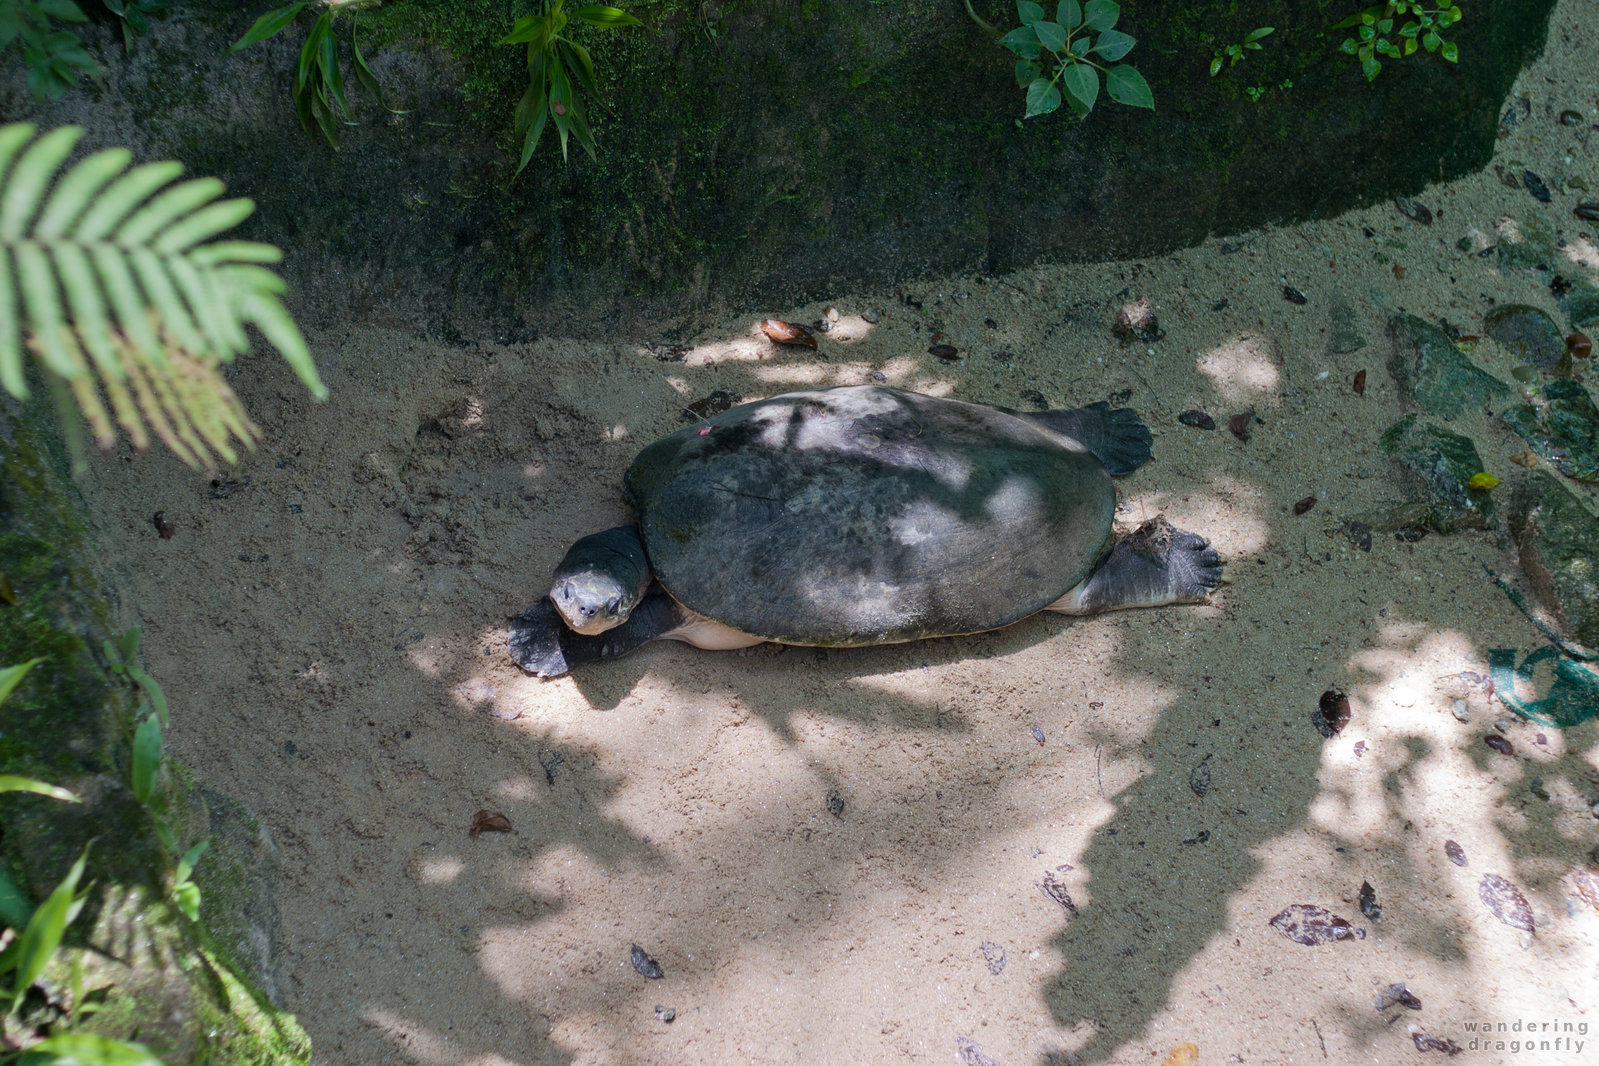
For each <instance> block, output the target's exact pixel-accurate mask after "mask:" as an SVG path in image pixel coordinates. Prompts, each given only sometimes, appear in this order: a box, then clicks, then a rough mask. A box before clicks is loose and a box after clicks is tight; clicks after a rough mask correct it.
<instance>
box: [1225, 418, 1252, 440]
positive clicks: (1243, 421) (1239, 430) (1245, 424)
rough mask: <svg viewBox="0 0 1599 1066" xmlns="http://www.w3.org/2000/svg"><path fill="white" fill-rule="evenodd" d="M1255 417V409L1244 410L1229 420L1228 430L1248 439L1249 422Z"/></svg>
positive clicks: (1234, 434)
mask: <svg viewBox="0 0 1599 1066" xmlns="http://www.w3.org/2000/svg"><path fill="white" fill-rule="evenodd" d="M1254 418H1255V412H1253V411H1243V412H1240V413H1239V414H1236V415H1233V416H1232V417H1231V418H1229V419H1228V420H1227V432H1229V433H1231V434H1232V435H1233V436H1235V437H1237V438H1238V439H1239V440H1248V439H1249V423H1250V422H1252V421H1253V420H1254Z"/></svg>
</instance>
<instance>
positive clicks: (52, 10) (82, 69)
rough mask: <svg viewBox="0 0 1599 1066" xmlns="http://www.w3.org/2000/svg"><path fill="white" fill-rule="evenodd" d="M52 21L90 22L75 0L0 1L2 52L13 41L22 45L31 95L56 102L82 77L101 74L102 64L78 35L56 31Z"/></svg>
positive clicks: (68, 31) (0, 44) (65, 31)
mask: <svg viewBox="0 0 1599 1066" xmlns="http://www.w3.org/2000/svg"><path fill="white" fill-rule="evenodd" d="M52 19H55V20H58V21H60V22H88V21H89V17H88V16H87V15H85V14H84V13H83V9H82V8H80V7H78V5H77V4H75V3H73V0H0V50H3V49H5V48H6V47H7V46H8V45H10V44H11V42H12V41H18V42H20V43H21V45H22V60H23V62H24V63H25V64H26V65H27V67H28V92H30V93H32V94H33V98H34V99H35V100H54V99H56V98H57V97H59V96H60V95H61V94H62V93H64V92H66V91H67V90H68V89H70V88H72V87H73V86H74V85H76V84H77V82H78V78H79V77H81V76H82V75H84V74H89V75H98V74H99V73H100V64H99V63H96V62H95V61H94V57H93V56H91V55H89V53H88V52H86V51H84V49H83V41H81V40H80V39H79V38H78V35H77V34H75V33H73V32H71V31H70V30H58V29H55V28H54V27H53V25H52V23H51V20H52Z"/></svg>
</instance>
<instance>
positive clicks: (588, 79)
mask: <svg viewBox="0 0 1599 1066" xmlns="http://www.w3.org/2000/svg"><path fill="white" fill-rule="evenodd" d="M556 47H557V49H558V50H559V51H560V53H561V55H562V57H563V58H564V59H565V60H566V65H567V66H568V67H570V68H571V69H572V71H573V72H574V73H575V74H576V75H577V83H578V84H579V85H581V86H583V88H584V89H586V90H587V91H588V92H590V93H592V94H593V95H594V96H596V97H598V96H599V95H600V87H599V83H598V82H597V81H596V80H595V78H594V60H593V59H592V58H590V57H589V53H588V49H587V48H584V47H583V46H582V45H580V44H578V43H576V42H575V41H568V40H567V39H566V38H564V37H563V38H561V40H559V41H557V42H556Z"/></svg>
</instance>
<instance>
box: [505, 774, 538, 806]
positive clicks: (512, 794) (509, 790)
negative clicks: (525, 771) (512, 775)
mask: <svg viewBox="0 0 1599 1066" xmlns="http://www.w3.org/2000/svg"><path fill="white" fill-rule="evenodd" d="M542 794H543V790H542V789H541V788H535V786H534V784H533V779H532V778H531V777H520V778H517V779H515V780H512V781H501V782H500V783H499V784H497V785H495V786H494V797H495V799H498V800H502V801H504V802H507V803H510V802H516V801H530V800H535V799H539V798H541V796H542Z"/></svg>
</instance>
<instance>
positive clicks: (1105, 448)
mask: <svg viewBox="0 0 1599 1066" xmlns="http://www.w3.org/2000/svg"><path fill="white" fill-rule="evenodd" d="M1022 417H1023V418H1028V419H1031V420H1032V421H1034V422H1036V423H1038V424H1039V425H1041V426H1046V427H1048V428H1049V429H1052V430H1054V431H1055V432H1056V433H1063V434H1065V435H1066V436H1068V437H1070V438H1071V439H1072V440H1074V441H1076V442H1077V443H1079V444H1081V445H1082V446H1083V447H1085V448H1087V449H1088V450H1089V451H1090V452H1091V453H1093V456H1094V458H1095V459H1098V460H1099V461H1100V463H1101V464H1102V465H1103V466H1104V467H1105V470H1106V471H1107V472H1108V473H1111V474H1114V475H1115V476H1117V477H1120V476H1121V475H1123V474H1130V473H1132V472H1133V471H1134V470H1137V469H1138V468H1139V467H1141V466H1143V465H1144V464H1145V463H1147V462H1148V461H1149V449H1150V446H1151V445H1152V444H1153V443H1154V441H1155V438H1154V437H1153V436H1152V435H1151V434H1150V432H1149V427H1148V426H1146V425H1144V423H1143V420H1142V419H1140V418H1139V417H1138V412H1137V411H1134V410H1132V409H1130V408H1127V407H1117V408H1114V409H1112V407H1111V406H1110V404H1108V403H1106V402H1105V401H1103V400H1100V401H1099V402H1098V403H1091V404H1089V405H1088V406H1087V407H1071V408H1065V409H1062V410H1056V411H1037V412H1023V413H1022Z"/></svg>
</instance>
